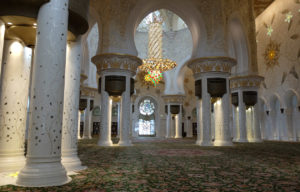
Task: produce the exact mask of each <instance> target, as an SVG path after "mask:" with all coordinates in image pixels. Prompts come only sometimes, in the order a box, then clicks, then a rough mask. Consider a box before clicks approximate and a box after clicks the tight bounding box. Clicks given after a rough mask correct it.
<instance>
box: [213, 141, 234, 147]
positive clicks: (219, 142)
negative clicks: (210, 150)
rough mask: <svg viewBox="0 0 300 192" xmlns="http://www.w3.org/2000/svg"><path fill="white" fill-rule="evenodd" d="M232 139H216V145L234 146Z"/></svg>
mask: <svg viewBox="0 0 300 192" xmlns="http://www.w3.org/2000/svg"><path fill="white" fill-rule="evenodd" d="M232 145H233V143H232V141H223V140H215V141H214V146H232Z"/></svg>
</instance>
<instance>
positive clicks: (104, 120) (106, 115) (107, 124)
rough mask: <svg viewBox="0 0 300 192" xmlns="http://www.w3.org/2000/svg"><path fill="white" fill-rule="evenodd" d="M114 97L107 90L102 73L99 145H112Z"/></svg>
mask: <svg viewBox="0 0 300 192" xmlns="http://www.w3.org/2000/svg"><path fill="white" fill-rule="evenodd" d="M111 116H112V99H111V98H110V97H109V95H108V93H107V92H106V91H105V75H104V74H102V75H101V126H100V137H99V141H98V145H99V146H112V145H113V143H112V141H111Z"/></svg>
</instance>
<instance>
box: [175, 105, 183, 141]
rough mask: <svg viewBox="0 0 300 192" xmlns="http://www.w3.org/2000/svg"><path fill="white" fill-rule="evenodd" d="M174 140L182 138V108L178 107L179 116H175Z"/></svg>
mask: <svg viewBox="0 0 300 192" xmlns="http://www.w3.org/2000/svg"><path fill="white" fill-rule="evenodd" d="M175 138H176V139H179V138H182V107H181V105H180V111H179V114H177V115H176V116H175Z"/></svg>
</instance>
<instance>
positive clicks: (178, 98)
mask: <svg viewBox="0 0 300 192" xmlns="http://www.w3.org/2000/svg"><path fill="white" fill-rule="evenodd" d="M162 98H163V99H164V101H165V103H179V104H182V103H183V101H184V99H185V95H163V96H162Z"/></svg>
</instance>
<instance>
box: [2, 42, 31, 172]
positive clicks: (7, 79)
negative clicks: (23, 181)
mask: <svg viewBox="0 0 300 192" xmlns="http://www.w3.org/2000/svg"><path fill="white" fill-rule="evenodd" d="M31 54H32V50H31V49H30V48H26V47H25V46H24V45H23V44H22V43H20V42H19V41H16V40H7V41H5V48H4V54H3V64H2V65H3V66H2V70H3V71H2V75H1V85H0V93H1V95H0V172H8V171H19V170H20V169H21V168H23V167H24V165H25V157H24V144H25V131H26V119H27V104H28V93H29V81H30V66H31Z"/></svg>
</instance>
